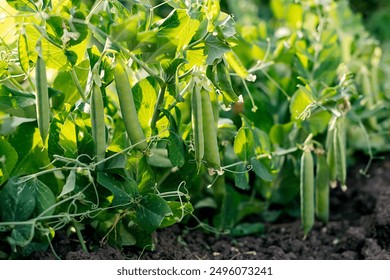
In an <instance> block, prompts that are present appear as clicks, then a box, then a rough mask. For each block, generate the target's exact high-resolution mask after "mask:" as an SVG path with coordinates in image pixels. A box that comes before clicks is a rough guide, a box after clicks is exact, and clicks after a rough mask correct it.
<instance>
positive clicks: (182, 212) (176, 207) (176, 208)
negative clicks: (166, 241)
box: [160, 201, 194, 228]
mask: <svg viewBox="0 0 390 280" xmlns="http://www.w3.org/2000/svg"><path fill="white" fill-rule="evenodd" d="M167 204H168V206H169V208H171V211H172V213H173V215H170V216H166V217H165V218H164V220H163V222H162V223H161V225H160V228H163V227H169V226H171V225H173V224H176V223H179V222H181V220H182V219H183V218H184V217H185V216H186V215H187V214H191V213H192V212H193V211H194V208H193V207H192V204H191V203H189V202H183V203H181V202H179V201H168V202H167Z"/></svg>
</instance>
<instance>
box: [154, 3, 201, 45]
mask: <svg viewBox="0 0 390 280" xmlns="http://www.w3.org/2000/svg"><path fill="white" fill-rule="evenodd" d="M199 25H200V22H199V21H198V20H196V19H192V18H190V16H188V15H187V13H186V11H184V10H173V12H172V13H171V14H170V15H169V16H168V17H167V18H166V19H165V20H164V22H163V23H162V24H161V25H160V30H159V32H158V34H157V37H158V39H160V38H164V39H168V40H169V41H171V42H173V43H174V44H175V45H176V46H177V51H181V50H182V49H183V48H184V47H186V46H187V45H188V44H189V43H190V41H191V39H192V37H193V36H194V35H195V33H196V31H197V30H198V28H199Z"/></svg>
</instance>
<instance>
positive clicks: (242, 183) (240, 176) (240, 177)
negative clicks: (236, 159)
mask: <svg viewBox="0 0 390 280" xmlns="http://www.w3.org/2000/svg"><path fill="white" fill-rule="evenodd" d="M234 183H235V185H236V187H237V188H239V189H242V190H249V188H250V187H249V170H248V168H247V165H246V164H245V163H244V162H240V164H238V165H237V167H236V173H235V174H234Z"/></svg>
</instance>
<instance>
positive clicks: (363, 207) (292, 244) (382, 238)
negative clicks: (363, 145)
mask: <svg viewBox="0 0 390 280" xmlns="http://www.w3.org/2000/svg"><path fill="white" fill-rule="evenodd" d="M389 170H390V160H389V159H387V160H386V161H382V162H377V164H375V165H374V166H373V167H372V168H371V172H370V175H371V176H370V177H368V178H366V177H364V176H362V175H360V174H359V172H358V171H359V170H358V168H355V169H354V170H352V171H350V174H349V175H350V176H349V177H350V180H349V183H348V186H349V188H348V190H347V191H346V192H342V191H341V190H340V189H339V188H338V189H335V190H332V191H331V195H330V197H331V201H330V203H331V206H330V209H331V212H330V222H329V224H328V225H324V224H322V223H320V222H318V223H316V224H315V226H314V228H313V230H312V231H311V232H310V234H309V235H308V237H307V239H306V240H303V231H302V228H301V225H300V222H299V220H296V221H291V222H287V223H282V224H269V225H267V229H266V233H265V234H264V236H247V237H241V238H235V239H233V238H230V237H228V236H223V237H220V238H217V237H215V236H214V235H210V234H207V233H205V232H203V231H201V230H188V229H186V228H185V227H184V226H182V225H176V226H173V227H170V228H167V229H163V230H159V231H157V233H156V235H155V238H156V241H157V247H156V250H155V251H146V250H145V251H143V252H142V250H135V249H132V248H126V249H125V250H124V251H119V250H116V249H113V248H111V247H107V246H105V247H101V248H97V249H96V250H95V251H93V252H90V253H89V254H87V253H85V252H84V251H82V249H81V248H80V246H79V241H78V240H76V239H74V240H72V239H68V238H67V237H66V235H64V234H63V235H58V236H57V237H56V238H55V239H54V248H55V250H56V252H57V254H59V255H60V257H61V258H64V259H105V260H107V259H160V260H161V259H162V260H183V259H190V260H196V259H204V260H214V259H216V260H230V259H254V260H257V259H271V260H283V259H294V260H297V259H298V260H307V259H331V260H339V259H349V260H351V259H352V260H358V259H376V260H377V259H382V260H383V259H385V260H388V259H390V244H389V240H390V239H389V234H390V230H389V228H390V210H389V208H388V207H387V205H389V204H390V188H389V185H388V182H389V181H390V173H389V172H388V171H389ZM32 258H34V259H53V258H54V256H53V254H52V253H50V252H46V253H36V254H35V255H34V256H32Z"/></svg>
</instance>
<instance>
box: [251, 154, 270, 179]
mask: <svg viewBox="0 0 390 280" xmlns="http://www.w3.org/2000/svg"><path fill="white" fill-rule="evenodd" d="M251 165H252V170H253V172H255V173H256V175H257V176H258V177H260V178H261V179H263V180H264V181H266V182H272V181H273V179H274V178H273V176H272V174H271V173H270V172H269V171H268V169H267V168H266V167H265V166H264V164H263V163H262V162H261V161H260V160H258V159H257V158H256V157H253V158H251Z"/></svg>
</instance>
